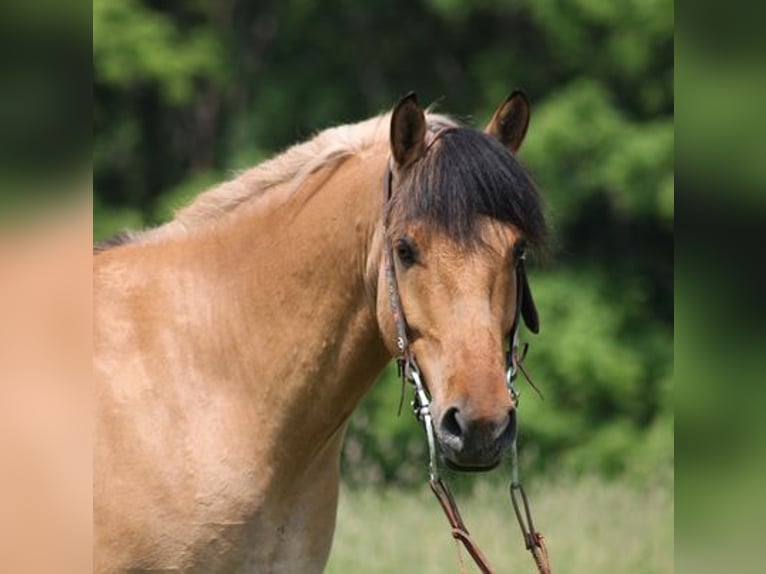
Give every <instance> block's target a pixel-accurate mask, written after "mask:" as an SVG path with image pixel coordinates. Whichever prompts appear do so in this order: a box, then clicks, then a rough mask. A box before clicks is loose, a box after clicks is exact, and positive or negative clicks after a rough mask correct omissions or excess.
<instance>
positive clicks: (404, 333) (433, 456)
mask: <svg viewBox="0 0 766 574" xmlns="http://www.w3.org/2000/svg"><path fill="white" fill-rule="evenodd" d="M452 129H454V128H445V129H442V130H441V131H439V132H437V133H436V135H435V136H434V137H433V139H432V140H431V142H430V143H429V144H428V147H427V148H426V152H427V151H428V149H429V148H430V147H431V146H432V145H433V144H434V143H435V142H436V141H437V140H438V139H439V138H440V137H441V136H442V135H443V134H444V133H446V132H449V131H451V130H452ZM384 193H385V196H384V202H383V221H384V227H383V235H384V239H383V266H384V271H385V274H386V283H387V288H388V295H389V301H390V304H391V314H392V316H393V320H394V326H395V328H396V349H397V353H398V355H397V358H396V362H397V365H398V371H399V376H400V378H401V380H402V397H403V393H404V383H405V382H409V383H411V384H412V385H413V388H414V399H413V401H412V408H413V412H414V414H415V416H416V418H417V419H418V420H419V421H420V422H421V423H422V424H423V428H424V430H425V433H426V439H427V441H428V453H429V480H428V483H429V486H430V487H431V490H432V491H433V493H434V495H435V496H436V498H437V500H438V501H439V503H440V504H441V506H442V509H443V510H444V513H445V515H446V517H447V520H448V521H449V523H450V526H451V529H452V536H453V538H455V540H457V541H459V542H460V543H462V544H463V546H464V547H465V548H466V550H467V551H468V553H469V554H470V555H471V557H472V558H473V560H474V562H475V563H476V565H477V566H478V567H479V568H480V569H481V571H482V572H484V573H485V574H493V573H494V570H493V568H492V567H491V566H490V564H489V562H488V560H487V558H486V557H485V556H484V554H483V553H482V552H481V550H479V548H478V546H477V545H476V543H475V542H474V541H473V539H472V538H471V535H470V533H469V532H468V529H467V528H466V526H465V524H464V523H463V519H462V518H461V516H460V512H459V511H458V508H457V503H456V502H455V499H454V497H453V496H452V493H451V492H450V490H449V487H448V486H447V483H446V482H444V480H442V478H441V476H440V475H439V466H438V460H437V443H436V436H435V432H434V424H433V419H432V415H431V401H430V397H429V394H428V391H427V390H426V388H425V385H424V384H423V377H422V375H421V372H420V369H419V367H418V364H417V361H416V360H415V356H414V354H413V352H412V349H411V346H410V340H409V337H408V331H409V330H408V327H407V320H406V318H405V315H404V309H403V307H402V303H401V298H400V296H399V286H398V282H397V279H396V270H395V266H394V252H393V244H392V241H391V237H390V235H389V232H388V226H387V209H388V207H389V202H390V201H391V198H392V193H393V170H392V168H391V163H390V162H389V164H388V165H387V167H386V173H385V179H384ZM525 260H526V254H525V252H524V251H523V250H522V251H520V252H519V253H518V254H517V256H516V257H515V260H514V269H515V274H516V309H515V312H514V319H513V325H512V327H511V330H510V331H509V333H508V351H507V353H506V371H505V380H506V384H507V386H508V392H509V393H510V394H511V397H512V398H513V402H514V404H515V405H516V407H518V403H519V391H518V390H517V389H516V386H515V381H516V378H517V376H518V373H519V371H521V372H522V373H524V375H525V376H526V372H525V371H524V369H523V367H522V366H521V362H522V361H523V359H524V356H525V355H526V351H527V346H526V345H524V346H523V347H522V346H520V343H519V332H520V328H521V321H522V320H523V321H524V323H525V324H526V325H527V328H528V329H529V330H530V331H532V332H533V333H537V332H538V330H539V319H538V315H537V310H536V309H535V305H534V301H533V300H532V294H531V291H530V289H529V283H528V281H527V275H526V269H525ZM520 349H522V350H521V351H520ZM527 379H528V380H529V377H527ZM530 383H531V380H530ZM532 386H533V387H534V384H533V385H532ZM538 392H539V391H538ZM399 406H400V409H401V401H400V405H399ZM511 465H512V471H511V472H512V478H511V485H510V496H511V503H512V504H513V509H514V512H515V513H516V518H517V519H518V522H519V527H520V528H521V532H522V536H523V537H524V544H525V546H526V548H527V550H529V551H530V552H531V553H532V557H533V558H534V561H535V564H536V565H537V568H538V571H539V572H540V574H550V572H551V569H550V564H549V560H548V551H547V548H546V545H545V541H544V539H543V536H542V534H540V533H539V532H538V531H537V530H535V527H534V523H533V521H532V515H531V512H530V509H529V502H528V499H527V496H526V493H525V491H524V488H523V486H522V484H521V482H520V480H519V472H518V455H517V448H516V439H515V438H514V441H513V444H512V446H511ZM461 565H462V559H461Z"/></svg>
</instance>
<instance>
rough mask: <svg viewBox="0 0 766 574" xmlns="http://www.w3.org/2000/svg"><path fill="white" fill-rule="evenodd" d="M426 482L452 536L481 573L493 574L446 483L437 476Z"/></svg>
mask: <svg viewBox="0 0 766 574" xmlns="http://www.w3.org/2000/svg"><path fill="white" fill-rule="evenodd" d="M428 484H429V486H430V487H431V490H432V491H433V493H434V495H435V496H436V500H438V501H439V504H440V505H441V507H442V510H444V514H445V516H446V517H447V521H448V522H449V524H450V526H451V527H452V537H453V538H454V539H455V540H458V541H460V542H461V543H462V544H463V546H464V547H465V549H466V550H467V551H468V553H469V554H470V555H471V558H473V561H474V562H475V563H476V565H477V566H478V567H479V569H480V570H481V571H482V573H483V574H494V572H495V570H494V569H493V568H492V566H490V564H489V560H487V557H486V556H484V554H483V553H482V551H481V550H479V547H478V546H477V545H476V543H475V542H474V541H473V538H471V534H470V533H469V532H468V528H466V526H465V523H464V522H463V518H462V517H461V516H460V511H459V510H458V508H457V504H456V503H455V499H454V498H453V497H452V493H451V492H450V490H449V487H448V486H447V483H445V482H444V481H443V480H442V479H441V478H437V479H436V480H429V481H428Z"/></svg>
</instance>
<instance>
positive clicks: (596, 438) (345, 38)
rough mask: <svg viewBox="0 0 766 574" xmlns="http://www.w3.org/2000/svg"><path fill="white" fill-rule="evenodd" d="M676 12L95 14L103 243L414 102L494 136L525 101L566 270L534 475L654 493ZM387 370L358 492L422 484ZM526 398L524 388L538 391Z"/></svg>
mask: <svg viewBox="0 0 766 574" xmlns="http://www.w3.org/2000/svg"><path fill="white" fill-rule="evenodd" d="M673 27H674V23H673V3H672V2H671V1H670V0H625V1H623V2H613V1H611V0H569V1H567V2H564V1H561V0H518V1H502V0H478V1H472V2H468V1H460V0H386V1H385V2H383V1H382V0H368V1H365V2H359V1H358V0H324V1H322V2H312V1H310V0H279V1H277V0H271V1H263V2H249V1H245V0H221V1H215V2H203V1H201V0H185V1H181V0H98V1H97V2H95V3H94V4H93V74H94V88H93V91H94V111H93V114H94V119H93V121H94V140H95V141H94V143H95V146H94V156H93V166H94V236H95V238H96V239H102V238H105V237H107V236H108V235H110V234H112V233H114V232H116V231H118V230H120V229H123V228H138V227H142V226H146V225H153V224H156V223H158V222H161V221H163V220H165V219H167V218H169V217H171V215H172V212H173V209H174V208H176V207H178V206H179V205H182V204H183V203H184V202H186V201H188V199H189V198H190V197H192V196H194V195H195V194H196V193H198V192H199V191H201V190H202V189H204V188H205V187H206V186H208V185H210V184H212V183H214V182H216V181H221V180H223V179H225V178H227V177H230V176H231V174H232V173H233V172H235V171H236V170H239V169H243V168H246V167H248V166H250V165H252V164H254V163H256V162H258V161H260V160H262V159H264V158H266V157H268V156H269V155H271V154H273V153H275V152H277V151H279V150H280V149H283V148H285V147H287V146H289V145H290V144H292V143H294V142H296V141H298V140H299V139H303V138H305V137H308V136H309V135H311V134H312V133H314V132H315V131H317V130H320V129H322V128H325V127H328V126H331V125H336V124H339V123H345V122H349V121H356V120H359V119H362V118H365V117H368V116H370V115H373V114H375V113H378V112H380V111H382V110H384V109H386V108H388V107H390V106H391V105H392V104H393V103H394V102H395V101H396V100H397V99H398V97H400V96H401V95H402V94H403V93H405V92H407V91H409V90H415V91H416V92H417V93H418V96H419V98H420V101H422V102H430V101H437V102H439V104H440V108H441V109H442V110H444V111H446V112H448V113H453V114H455V115H457V116H458V117H459V118H461V119H464V120H466V121H468V122H469V123H473V124H475V125H478V126H481V125H483V124H484V122H485V121H486V120H487V118H488V117H489V116H490V114H491V113H492V111H493V110H494V108H495V106H496V105H497V104H498V103H499V102H500V101H501V100H502V98H503V97H504V96H505V95H506V94H507V93H508V92H509V91H510V90H511V89H512V88H514V87H522V88H523V89H524V90H525V91H526V92H527V94H528V95H529V97H530V99H531V101H532V104H533V117H532V123H531V126H530V130H529V134H528V137H527V141H526V143H525V146H524V148H523V149H522V152H521V154H520V157H521V159H522V161H523V162H524V163H525V165H526V166H527V167H528V168H529V170H530V172H531V173H532V174H533V176H534V178H535V179H536V181H537V182H538V184H539V186H540V188H541V189H542V191H543V193H544V196H545V197H546V200H547V209H548V215H549V220H550V221H551V223H552V226H553V228H554V235H555V250H554V256H553V257H552V260H551V261H549V262H548V263H547V264H546V265H545V266H540V267H536V268H533V270H532V272H531V276H532V277H531V280H532V285H533V290H534V293H535V296H536V299H537V305H538V308H539V310H540V312H541V315H542V333H541V334H540V335H539V336H537V337H535V338H534V340H532V343H533V344H532V350H531V352H530V355H529V358H528V363H527V366H528V370H529V371H530V372H531V373H532V375H533V378H534V379H535V380H536V382H537V384H538V386H539V387H541V389H542V391H543V393H544V395H545V400H544V401H541V400H540V399H539V398H538V397H536V395H535V394H534V392H533V391H531V390H528V389H523V398H522V403H521V411H520V417H521V430H520V432H521V437H522V449H523V455H524V457H525V458H526V459H527V463H528V466H532V467H534V468H536V469H538V470H548V471H553V470H558V469H561V468H567V469H568V470H570V471H571V470H574V471H580V470H582V471H585V470H589V471H590V470H597V471H599V472H602V473H605V474H607V475H616V474H621V473H625V472H628V473H631V474H632V475H634V476H637V477H642V476H646V475H648V474H650V473H653V472H654V471H655V470H656V469H657V468H658V467H667V465H668V463H672V460H673V405H672V396H671V386H672V371H673V217H674V196H673V168H674V167H673V157H674V134H673V114H674V108H673V106H674V103H673V102H674V99H673ZM393 375H394V373H393V372H391V371H387V373H386V374H384V377H383V380H382V381H381V382H380V383H379V384H378V385H376V387H375V389H374V390H373V391H372V393H371V394H370V396H369V397H368V398H367V399H366V400H365V402H364V404H363V405H362V407H361V408H360V409H359V410H358V412H357V413H356V414H355V415H354V417H353V420H352V424H351V427H350V430H349V435H348V439H347V444H346V449H345V453H344V476H345V477H346V479H347V481H349V482H350V483H351V484H355V483H361V482H364V483H369V482H370V481H381V482H382V481H394V480H395V481H397V482H398V483H401V482H406V481H410V480H412V481H414V480H421V479H422V477H423V474H424V466H423V465H424V460H425V457H424V445H423V440H422V437H421V434H420V429H419V428H418V427H417V425H416V424H415V422H414V420H413V419H412V417H410V416H409V414H408V413H406V412H405V414H403V416H401V417H397V416H396V407H397V403H398V399H399V394H398V393H399V387H398V384H397V383H396V381H395V378H394V376H393ZM522 385H523V383H522Z"/></svg>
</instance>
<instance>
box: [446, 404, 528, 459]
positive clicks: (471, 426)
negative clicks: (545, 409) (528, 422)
mask: <svg viewBox="0 0 766 574" xmlns="http://www.w3.org/2000/svg"><path fill="white" fill-rule="evenodd" d="M436 436H437V438H438V441H439V446H440V450H441V453H442V455H443V458H444V461H445V463H446V464H447V466H449V467H450V468H452V469H453V470H460V471H469V472H483V471H487V470H491V469H493V468H495V467H496V466H497V465H498V464H499V463H500V460H501V459H502V456H503V453H504V452H505V451H506V450H507V449H508V448H509V447H510V446H511V444H512V443H513V440H514V439H515V438H516V410H515V409H514V408H511V409H510V410H508V411H507V412H505V413H503V414H500V415H498V416H495V417H480V418H475V417H470V416H467V415H466V414H465V412H464V411H461V410H460V409H459V408H457V407H454V406H452V407H449V408H447V409H446V410H445V411H444V412H443V413H442V414H441V416H440V417H439V419H438V422H437V424H436Z"/></svg>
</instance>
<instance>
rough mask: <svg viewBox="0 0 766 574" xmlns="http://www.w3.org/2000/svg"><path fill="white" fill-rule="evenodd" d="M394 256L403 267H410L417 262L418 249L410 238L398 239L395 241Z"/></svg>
mask: <svg viewBox="0 0 766 574" xmlns="http://www.w3.org/2000/svg"><path fill="white" fill-rule="evenodd" d="M396 256H397V257H398V258H399V263H401V264H402V265H403V266H404V267H405V268H408V267H412V266H413V265H415V263H417V262H418V250H417V248H416V247H415V245H414V244H413V243H412V241H411V240H410V239H407V238H405V239H400V240H399V241H397V242H396Z"/></svg>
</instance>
